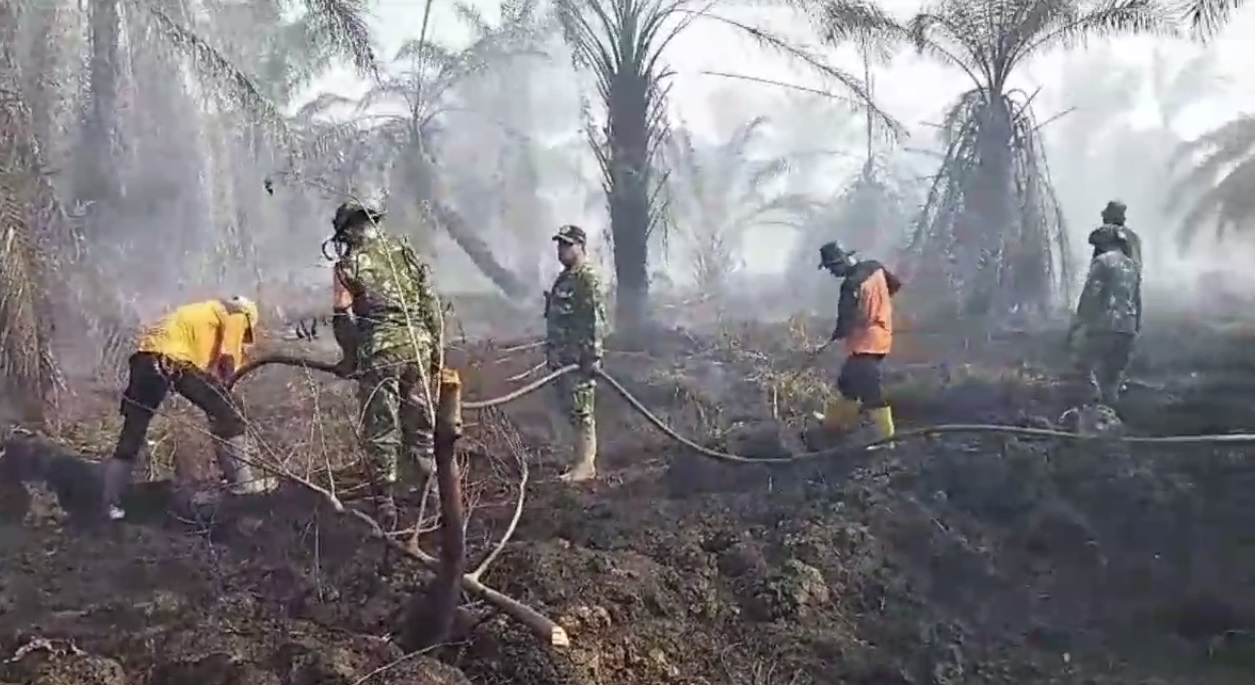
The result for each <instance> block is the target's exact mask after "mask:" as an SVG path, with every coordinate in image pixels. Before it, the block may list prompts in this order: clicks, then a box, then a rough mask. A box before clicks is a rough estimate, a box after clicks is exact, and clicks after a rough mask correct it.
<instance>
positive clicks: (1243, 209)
mask: <svg viewBox="0 0 1255 685" xmlns="http://www.w3.org/2000/svg"><path fill="white" fill-rule="evenodd" d="M1173 162H1174V164H1173V166H1174V167H1175V168H1178V169H1179V168H1181V167H1182V166H1183V165H1185V164H1186V163H1193V167H1192V168H1190V169H1188V170H1186V171H1185V172H1184V173H1182V175H1181V176H1180V177H1179V178H1178V179H1177V182H1176V186H1175V188H1174V189H1173V192H1172V194H1171V195H1170V196H1169V203H1170V206H1180V205H1182V204H1185V203H1186V202H1187V200H1188V207H1187V208H1186V212H1185V216H1184V218H1183V219H1182V222H1181V227H1180V229H1179V231H1178V234H1177V239H1178V242H1179V243H1180V244H1181V245H1182V246H1186V245H1188V244H1189V243H1191V242H1192V241H1194V240H1195V239H1197V238H1198V237H1199V236H1200V235H1201V234H1202V233H1203V231H1204V229H1205V228H1207V227H1209V226H1210V227H1211V228H1212V229H1213V233H1214V236H1215V238H1216V239H1217V240H1224V239H1225V238H1227V237H1229V236H1231V235H1232V234H1234V233H1238V232H1242V233H1249V232H1250V230H1251V229H1252V227H1255V195H1253V194H1252V193H1251V188H1255V116H1252V115H1249V114H1247V115H1244V116H1242V117H1239V118H1237V119H1234V120H1233V121H1230V122H1229V123H1227V124H1224V125H1223V126H1220V127H1219V128H1217V129H1215V130H1213V131H1209V132H1207V133H1205V134H1203V135H1202V136H1199V137H1198V138H1197V139H1195V140H1192V141H1190V142H1188V143H1186V144H1185V145H1183V146H1182V147H1181V149H1180V150H1179V151H1178V153H1177V155H1176V157H1175V159H1174V160H1173Z"/></svg>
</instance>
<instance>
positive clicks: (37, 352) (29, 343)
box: [0, 0, 61, 423]
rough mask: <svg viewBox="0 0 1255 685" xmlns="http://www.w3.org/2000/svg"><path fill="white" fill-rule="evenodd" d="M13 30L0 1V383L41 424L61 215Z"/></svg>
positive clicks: (53, 371)
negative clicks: (51, 271)
mask: <svg viewBox="0 0 1255 685" xmlns="http://www.w3.org/2000/svg"><path fill="white" fill-rule="evenodd" d="M17 26H18V12H17V6H16V0H0V265H2V266H0V374H2V375H3V377H2V378H0V381H2V382H3V385H4V388H5V390H6V391H7V394H8V395H9V396H10V397H11V398H12V399H13V400H15V401H14V404H15V405H16V407H17V408H18V409H20V410H21V412H22V414H23V418H24V419H25V420H27V421H31V422H35V423H42V422H43V420H44V418H45V416H44V409H45V407H46V406H47V405H48V403H49V402H50V401H51V400H52V399H53V392H54V390H55V389H56V384H57V380H58V378H59V370H58V368H57V365H56V361H55V357H54V355H53V351H52V347H51V344H52V331H51V329H50V326H49V321H50V318H49V297H48V294H49V291H48V288H47V286H48V279H47V278H46V276H47V274H46V270H47V268H48V266H49V265H48V264H47V263H46V262H45V260H44V259H43V258H42V256H41V248H47V249H52V248H54V247H55V246H54V245H53V243H54V242H55V234H54V233H53V228H54V227H53V223H54V222H55V221H57V219H58V218H59V216H60V213H61V210H60V207H59V206H58V205H57V204H56V196H55V194H54V193H53V191H52V187H51V185H50V184H49V182H48V180H47V176H46V174H45V173H44V168H43V161H42V159H41V156H40V149H39V141H38V139H37V138H36V136H35V128H34V124H33V122H32V121H31V112H30V108H29V107H28V105H27V103H26V99H25V94H24V93H23V90H22V82H21V70H20V69H19V65H18V60H17V56H16V54H15V52H14V46H16V45H17Z"/></svg>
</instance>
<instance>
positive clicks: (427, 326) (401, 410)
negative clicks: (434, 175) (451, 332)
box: [336, 229, 444, 485]
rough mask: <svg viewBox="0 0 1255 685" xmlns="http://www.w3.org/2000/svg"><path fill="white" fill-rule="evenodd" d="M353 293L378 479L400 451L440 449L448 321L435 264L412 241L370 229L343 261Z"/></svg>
mask: <svg viewBox="0 0 1255 685" xmlns="http://www.w3.org/2000/svg"><path fill="white" fill-rule="evenodd" d="M336 272H337V278H339V279H340V282H341V283H342V284H343V285H344V286H345V287H346V288H347V289H348V290H349V292H350V293H351V294H352V296H353V307H352V311H353V315H354V319H355V322H356V332H355V333H356V335H355V337H356V339H357V341H356V348H357V349H356V356H357V359H356V362H357V368H358V370H359V371H360V375H359V377H358V378H359V382H358V400H359V402H360V405H361V412H362V415H361V439H362V441H363V443H364V447H365V450H366V456H367V458H368V459H369V461H370V465H371V468H372V470H373V476H374V477H375V478H376V479H377V482H378V483H382V484H389V485H390V484H393V483H395V482H396V480H397V463H398V460H399V459H407V460H413V459H426V458H429V457H430V456H431V453H432V450H433V445H434V442H433V435H432V430H433V420H434V415H433V413H432V412H433V411H434V409H435V407H434V397H433V393H434V384H433V382H432V381H433V377H434V375H435V373H436V371H435V370H434V369H438V368H439V366H440V364H441V361H442V360H441V358H440V355H441V353H442V349H443V337H444V336H443V333H444V321H443V313H442V311H441V307H440V300H439V297H438V296H437V294H436V291H435V289H434V288H433V286H432V282H431V273H430V269H429V268H428V266H427V265H426V264H423V263H422V262H420V261H419V260H418V258H417V256H416V255H415V254H414V251H413V249H412V248H411V247H410V246H409V243H408V242H407V241H406V240H404V239H402V238H397V237H394V236H391V235H388V234H387V233H383V232H380V231H378V230H374V229H372V230H369V231H367V232H366V233H365V235H364V236H363V237H362V238H361V239H360V240H358V241H356V242H355V244H354V245H353V246H352V247H351V248H350V249H349V251H348V253H347V254H346V255H345V256H344V257H343V258H342V259H341V260H340V261H339V262H338V263H337V265H336Z"/></svg>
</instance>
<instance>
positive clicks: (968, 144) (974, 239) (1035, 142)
mask: <svg viewBox="0 0 1255 685" xmlns="http://www.w3.org/2000/svg"><path fill="white" fill-rule="evenodd" d="M1172 27H1173V23H1172V22H1171V21H1170V18H1169V17H1168V15H1167V14H1166V13H1165V11H1164V10H1163V9H1162V8H1160V7H1159V6H1158V5H1156V4H1155V3H1154V2H1153V1H1152V0H1108V1H1107V2H1102V3H1100V4H1097V5H1090V4H1088V3H1082V2H1079V1H1077V0H1066V1H1063V2H1060V1H1057V0H976V1H974V2H965V1H962V0H942V1H941V2H939V3H938V4H936V5H934V6H933V7H931V8H928V9H926V10H925V11H923V12H922V13H920V14H919V15H917V16H916V17H914V18H913V19H912V20H911V21H910V22H909V24H908V25H907V26H906V27H905V28H906V31H907V33H908V35H909V36H910V39H911V41H912V43H913V44H914V45H915V47H916V48H917V49H918V50H919V51H920V52H921V53H924V54H928V55H931V56H934V57H936V58H937V59H938V60H940V61H941V62H943V63H945V64H947V65H950V66H953V67H955V68H957V69H959V70H960V71H962V72H963V73H964V74H966V75H967V77H968V79H969V80H970V89H969V90H968V91H967V92H965V93H963V94H962V95H961V96H960V97H959V99H958V102H956V103H955V104H954V105H953V106H951V107H950V108H949V110H948V111H947V112H946V115H945V118H944V121H943V123H942V125H941V136H942V142H943V146H944V155H945V156H944V161H943V162H942V167H941V170H940V172H939V173H938V174H937V176H936V178H935V180H934V182H933V184H932V186H931V188H930V189H929V192H928V198H927V200H926V202H925V206H924V208H923V211H922V212H921V213H920V216H919V217H918V219H917V220H916V222H915V225H914V227H913V229H912V236H911V242H910V246H909V252H910V254H911V255H913V258H914V261H915V262H916V268H915V269H913V270H912V271H913V272H914V273H915V278H916V280H923V281H925V282H931V283H932V285H933V287H936V288H939V289H942V290H941V292H953V293H956V295H957V298H955V300H954V301H953V302H951V303H950V304H951V305H953V306H954V307H955V308H956V310H957V311H958V312H959V313H962V314H965V315H969V316H976V317H980V318H989V317H999V316H1003V315H1006V314H1009V313H1011V312H1016V311H1018V312H1022V313H1031V314H1036V315H1041V314H1043V313H1045V312H1046V311H1047V310H1048V309H1049V308H1050V307H1051V306H1052V305H1053V304H1055V303H1056V302H1057V301H1058V300H1057V296H1058V295H1059V294H1060V293H1061V292H1062V293H1065V294H1066V291H1067V287H1068V286H1069V284H1070V280H1071V277H1070V273H1069V263H1068V262H1069V257H1070V255H1071V250H1070V248H1069V246H1068V240H1067V231H1066V228H1065V225H1064V219H1063V215H1062V212H1061V211H1060V209H1059V204H1058V202H1057V200H1056V199H1055V194H1054V189H1053V187H1052V185H1051V182H1050V176H1049V171H1048V168H1047V165H1046V160H1045V157H1044V154H1043V151H1042V143H1041V139H1040V135H1039V128H1040V124H1039V122H1038V121H1037V120H1036V118H1035V117H1034V115H1033V110H1032V102H1033V94H1029V93H1026V92H1024V91H1021V90H1018V89H1016V88H1015V87H1014V86H1012V85H1011V84H1012V79H1013V77H1014V76H1015V74H1016V71H1017V68H1019V67H1021V66H1022V65H1023V64H1025V63H1026V62H1027V61H1028V60H1030V59H1032V58H1033V57H1034V56H1036V55H1038V54H1040V53H1042V52H1044V51H1046V50H1049V49H1052V48H1056V47H1060V46H1069V45H1072V44H1075V43H1076V42H1077V41H1080V40H1082V39H1084V38H1086V37H1092V36H1095V35H1109V34H1116V33H1148V32H1159V33H1170V32H1171V31H1172Z"/></svg>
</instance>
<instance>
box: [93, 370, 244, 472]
mask: <svg viewBox="0 0 1255 685" xmlns="http://www.w3.org/2000/svg"><path fill="white" fill-rule="evenodd" d="M172 389H173V390H174V391H175V392H177V393H179V394H180V395H182V396H183V397H185V398H187V399H188V401H190V402H191V403H192V404H194V405H196V407H197V408H199V409H200V410H201V411H204V412H205V414H206V415H207V416H208V417H209V427H210V432H211V433H213V435H214V436H215V437H218V438H222V439H231V438H235V437H239V436H241V435H243V434H244V431H245V424H244V415H243V414H242V413H241V411H240V403H239V402H238V401H236V398H235V396H234V395H233V394H232V393H231V391H230V390H228V389H227V388H226V386H225V385H223V383H222V381H220V380H218V379H217V378H215V377H214V376H212V375H210V374H208V373H206V372H204V371H201V370H200V369H198V368H196V367H194V366H191V365H189V364H184V363H180V362H176V361H173V360H171V359H169V358H167V357H164V356H162V355H160V354H155V353H152V352H136V353H135V354H133V355H131V359H130V371H129V373H128V376H127V382H126V390H124V391H123V392H122V404H121V406H120V407H119V411H121V413H122V433H121V434H120V435H119V436H118V443H117V445H116V446H115V447H114V449H113V456H114V458H115V459H123V460H126V461H133V460H135V458H136V457H137V456H139V451H140V448H141V447H142V446H143V444H144V438H145V436H146V435H147V434H148V426H149V424H150V423H152V419H153V415H154V414H156V413H157V407H159V406H161V403H162V401H164V400H165V399H166V396H167V395H169V394H170V390H172Z"/></svg>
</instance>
